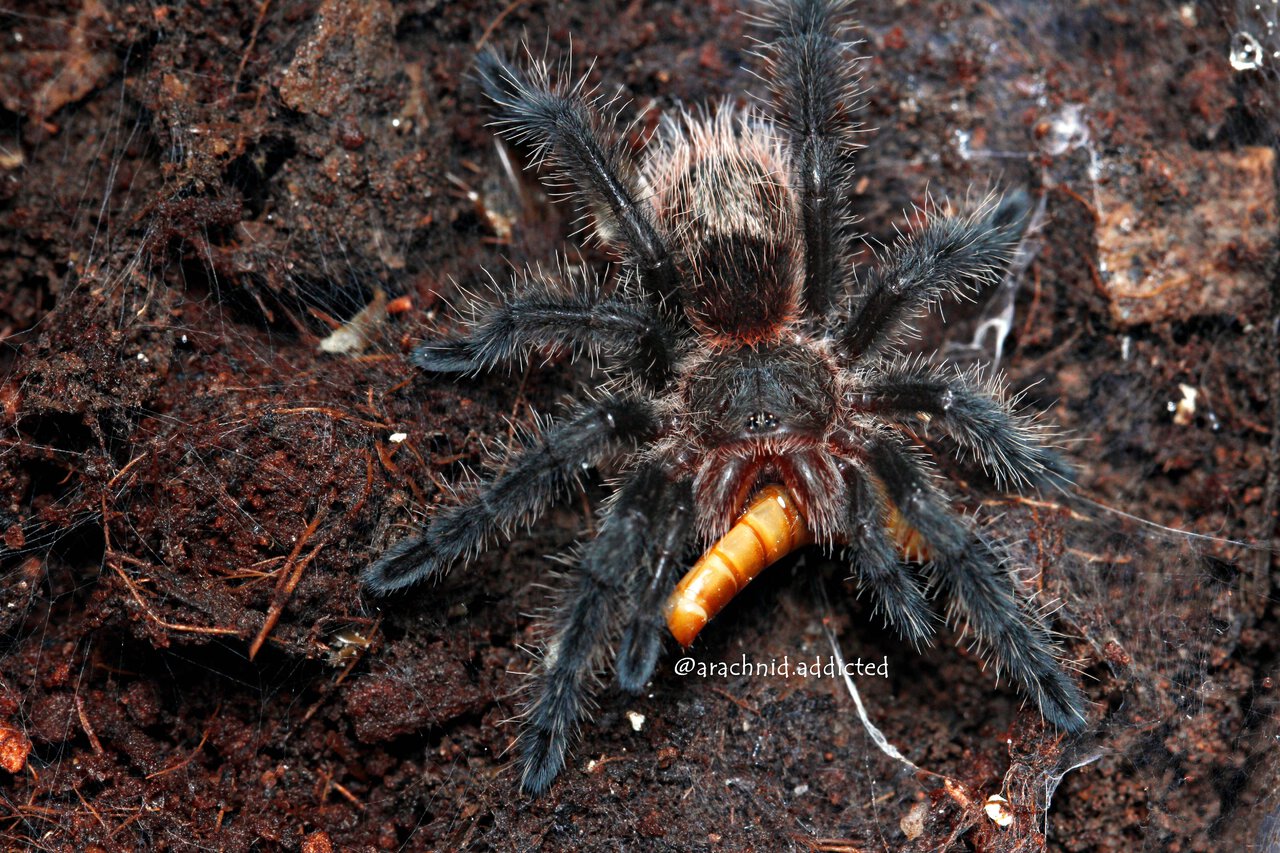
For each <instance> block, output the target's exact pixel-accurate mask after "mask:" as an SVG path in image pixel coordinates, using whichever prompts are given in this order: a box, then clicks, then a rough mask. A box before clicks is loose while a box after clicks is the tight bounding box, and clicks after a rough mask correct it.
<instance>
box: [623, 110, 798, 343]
mask: <svg viewBox="0 0 1280 853" xmlns="http://www.w3.org/2000/svg"><path fill="white" fill-rule="evenodd" d="M789 162H790V161H789V160H788V157H787V155H786V150H785V148H784V146H783V143H782V140H781V138H780V136H779V132H778V129H777V128H776V127H775V126H774V125H773V124H772V123H771V122H768V121H766V120H764V119H763V118H761V117H759V116H757V115H754V114H753V113H751V112H749V111H737V110H734V109H731V108H730V107H729V106H728V105H727V104H721V105H720V107H719V109H718V110H717V111H716V112H715V114H714V115H705V114H699V115H691V114H685V115H684V116H682V118H681V119H678V120H670V121H667V122H664V124H663V126H662V130H661V132H660V137H659V143H658V145H656V146H655V147H654V149H653V150H652V151H651V153H650V156H649V157H648V158H647V159H646V161H645V172H644V178H645V182H646V183H647V184H648V186H649V188H650V189H651V191H652V196H651V197H652V200H653V213H654V219H655V222H656V224H657V225H658V227H659V228H660V229H662V230H665V231H667V232H669V233H670V234H672V235H673V238H674V242H675V245H674V246H673V249H674V250H675V253H676V255H677V257H678V259H679V261H678V263H679V266H680V270H681V273H682V277H683V278H684V280H685V291H684V295H685V298H686V300H687V301H686V311H687V313H688V316H689V319H690V320H691V321H692V322H693V323H694V325H695V326H696V327H698V328H699V329H701V330H703V331H704V332H706V333H707V334H708V335H709V336H711V337H713V338H721V339H724V340H725V341H727V342H735V343H739V344H755V343H758V342H760V341H765V340H769V339H771V338H776V337H778V336H779V335H780V334H781V332H782V330H783V329H784V328H785V326H786V324H787V323H788V322H789V321H790V320H793V319H795V318H796V317H797V316H798V315H799V308H800V305H799V303H800V293H801V288H802V286H803V283H804V264H805V260H804V255H803V248H802V247H803V242H802V241H801V240H800V239H799V236H798V234H799V232H798V224H797V223H798V218H799V217H798V203H797V199H796V196H795V192H794V190H793V183H794V182H793V181H792V175H791V169H790V165H789Z"/></svg>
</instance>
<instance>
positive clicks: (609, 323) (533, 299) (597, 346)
mask: <svg viewBox="0 0 1280 853" xmlns="http://www.w3.org/2000/svg"><path fill="white" fill-rule="evenodd" d="M541 347H560V348H570V349H574V350H588V351H591V352H604V353H607V354H609V355H611V356H614V357H620V358H622V359H623V360H624V361H623V363H624V365H625V367H626V368H627V369H628V370H629V371H630V372H631V373H632V374H634V375H636V376H638V377H640V378H641V379H642V380H643V381H644V383H645V385H646V386H647V387H649V388H650V389H651V390H657V389H659V388H661V387H662V386H663V385H664V384H665V383H666V381H667V379H668V378H670V376H671V369H672V361H673V359H674V357H675V347H676V344H675V337H674V334H673V332H672V330H671V329H670V328H669V327H668V326H667V325H666V324H664V323H663V321H662V319H661V318H660V317H659V316H658V314H657V313H656V312H655V311H654V310H653V308H652V307H650V306H648V305H645V304H644V303H641V302H636V301H634V300H632V299H627V298H625V297H621V296H617V295H615V296H611V297H608V298H605V299H602V298H600V296H599V294H598V293H597V292H596V289H595V288H594V287H586V288H584V287H578V288H575V289H573V290H572V291H567V289H566V288H565V286H564V285H563V282H560V281H555V280H547V279H546V278H544V277H542V276H539V275H534V274H530V275H527V276H526V277H525V278H524V280H523V281H522V282H521V283H520V285H519V286H518V287H517V288H516V290H515V292H514V293H504V294H503V295H502V296H501V297H500V299H499V300H498V302H496V303H495V304H493V305H491V306H489V307H488V308H487V309H486V310H484V311H483V312H482V313H481V314H480V315H479V316H478V317H477V318H476V319H475V320H474V321H473V322H472V324H471V328H470V332H469V334H467V335H466V336H465V337H462V338H456V339H453V340H444V341H427V342H426V343H424V344H422V345H421V346H419V347H418V348H417V349H416V350H414V352H413V361H414V363H415V364H417V365H418V366H419V367H421V368H422V369H424V370H430V371H433V372H436V373H477V372H479V371H482V370H488V369H490V368H492V367H494V366H496V365H497V364H499V363H500V362H503V361H511V360H515V359H520V360H522V361H523V360H526V359H527V358H528V357H529V354H530V353H531V351H533V350H534V349H537V348H541Z"/></svg>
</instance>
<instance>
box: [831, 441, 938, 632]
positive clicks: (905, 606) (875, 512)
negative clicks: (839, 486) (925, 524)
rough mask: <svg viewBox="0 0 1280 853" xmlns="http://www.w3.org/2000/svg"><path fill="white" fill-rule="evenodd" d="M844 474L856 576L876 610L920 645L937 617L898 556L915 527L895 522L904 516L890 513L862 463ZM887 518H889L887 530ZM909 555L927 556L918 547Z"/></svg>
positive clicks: (848, 467) (847, 527) (847, 532)
mask: <svg viewBox="0 0 1280 853" xmlns="http://www.w3.org/2000/svg"><path fill="white" fill-rule="evenodd" d="M842 473H843V474H844V479H845V483H846V485H847V487H848V492H847V495H848V505H847V510H846V522H845V535H846V537H847V538H848V541H849V545H850V548H849V550H848V555H847V559H848V560H849V562H850V563H851V564H852V565H853V570H854V572H855V574H856V575H857V578H858V588H859V589H861V590H868V591H870V593H871V595H872V598H873V600H874V601H875V608H876V611H877V612H878V613H879V614H880V615H881V617H882V618H883V619H884V620H885V622H886V623H887V624H889V625H891V626H892V627H893V628H894V630H896V631H897V632H898V636H900V637H902V639H904V640H906V641H907V642H909V643H911V644H912V645H913V646H915V647H917V648H919V646H920V645H921V644H923V643H928V642H929V639H930V637H931V636H932V635H933V616H932V613H931V611H930V610H929V603H928V600H927V599H926V597H925V593H924V589H923V588H922V587H921V585H920V581H919V579H918V578H917V577H916V575H915V573H914V572H913V571H912V569H911V566H910V565H908V564H907V563H906V562H905V561H904V560H901V559H899V556H898V553H899V551H903V552H906V551H907V544H908V543H909V542H910V541H911V539H912V536H911V534H914V533H916V531H914V530H911V531H903V530H901V527H902V523H901V522H899V523H897V524H895V521H897V519H898V518H899V516H893V515H892V514H891V513H890V512H889V510H888V508H887V507H886V505H885V502H884V500H883V499H882V498H881V496H880V492H879V490H878V489H877V488H876V486H875V484H874V483H873V482H872V481H871V480H870V478H868V477H867V475H866V474H865V473H864V472H863V471H862V469H861V468H859V467H858V466H857V465H854V464H846V465H844V466H843V471H842ZM886 519H889V527H890V530H888V531H887V530H886ZM889 532H894V533H896V534H899V536H898V538H899V540H900V542H901V543H902V544H900V546H899V547H898V548H896V549H895V547H894V542H893V541H892V539H891V538H890V536H889ZM904 555H905V556H907V557H909V558H915V557H919V556H924V555H923V554H919V553H916V552H915V550H913V551H912V552H911V553H904Z"/></svg>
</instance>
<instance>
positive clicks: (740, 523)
mask: <svg viewBox="0 0 1280 853" xmlns="http://www.w3.org/2000/svg"><path fill="white" fill-rule="evenodd" d="M885 529H886V530H887V531H888V532H889V533H890V534H891V535H892V536H893V539H894V544H895V545H896V546H897V549H898V553H899V554H901V555H902V558H903V559H905V560H909V561H911V562H913V563H923V562H925V561H926V560H928V559H929V546H928V544H927V543H925V541H924V539H923V538H922V537H921V536H920V533H919V531H917V530H916V529H915V528H913V527H912V526H911V525H909V524H907V522H906V520H905V519H903V517H902V514H901V513H899V512H898V510H897V508H896V507H894V506H890V507H889V508H888V511H887V517H886V519H885ZM812 543H813V532H812V531H811V530H810V529H809V524H808V522H807V521H806V520H805V517H804V513H803V512H802V511H801V509H800V506H799V505H798V504H797V503H796V500H795V498H794V497H792V495H791V493H790V492H788V491H787V490H786V489H785V488H784V487H782V486H778V485H768V486H765V487H764V488H763V489H761V490H760V491H759V493H757V494H756V496H755V498H754V499H753V500H752V501H751V503H750V504H749V505H748V506H747V509H746V511H745V512H743V513H742V516H741V517H740V518H739V519H738V520H737V522H735V523H734V525H733V527H731V528H730V529H729V532H728V533H726V534H725V535H724V536H722V537H720V539H719V541H717V542H716V543H715V544H714V545H712V546H711V547H710V548H709V549H708V550H707V552H706V553H705V554H703V555H702V557H701V559H699V560H698V562H696V563H694V564H693V568H691V569H689V571H688V572H687V573H686V574H685V576H684V577H683V578H681V580H680V582H679V583H678V584H676V588H675V589H674V590H673V591H672V593H671V597H670V598H669V599H668V600H667V628H668V629H669V630H670V631H671V635H672V636H673V637H675V638H676V641H677V642H679V643H680V645H681V646H682V647H683V648H686V649H687V648H689V646H691V645H692V644H693V641H694V640H695V639H696V638H697V636H698V634H699V633H700V632H701V631H702V629H703V628H705V627H706V626H707V623H708V622H710V621H711V620H712V619H714V618H715V616H716V614H717V613H719V612H720V611H721V610H723V609H724V608H725V606H726V605H727V604H728V603H729V602H730V601H732V600H733V597H734V596H735V595H737V594H738V593H740V592H742V590H743V589H744V588H745V587H746V585H747V584H749V583H751V581H753V580H755V578H756V576H757V575H759V574H760V573H761V572H763V571H764V570H765V569H767V568H769V566H772V565H773V564H774V563H776V562H778V561H779V560H781V559H782V558H783V557H785V556H787V555H788V554H790V553H791V552H792V551H795V550H798V549H800V548H803V547H804V546H805V545H810V544H812Z"/></svg>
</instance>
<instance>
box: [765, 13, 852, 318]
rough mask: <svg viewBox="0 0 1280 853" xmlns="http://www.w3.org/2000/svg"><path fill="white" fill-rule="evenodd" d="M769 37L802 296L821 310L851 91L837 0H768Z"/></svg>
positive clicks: (839, 208) (837, 273) (839, 218)
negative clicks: (785, 138)
mask: <svg viewBox="0 0 1280 853" xmlns="http://www.w3.org/2000/svg"><path fill="white" fill-rule="evenodd" d="M768 5H769V8H768V9H767V11H766V12H765V16H764V17H765V19H766V23H768V24H770V25H771V29H772V33H771V35H772V39H771V40H770V41H769V42H768V43H767V44H765V45H764V46H763V48H762V52H761V56H763V57H764V58H765V59H766V60H767V62H768V65H769V71H770V77H771V78H772V82H771V88H772V89H773V94H774V101H775V105H776V111H777V117H778V119H779V120H780V122H781V123H782V125H783V126H784V127H786V129H787V131H788V132H789V134H790V136H791V144H790V148H791V150H792V151H793V152H794V153H793V168H794V170H795V173H796V175H798V177H799V180H800V187H799V190H800V205H801V212H802V215H803V222H804V243H805V281H804V302H805V308H806V309H807V310H808V312H809V314H810V316H813V317H817V318H821V317H825V316H826V314H827V313H828V312H829V311H830V309H831V307H832V305H833V304H834V302H835V300H836V298H837V295H838V293H839V291H840V289H841V288H840V284H841V280H842V279H841V269H842V268H843V266H844V264H843V260H844V254H845V252H844V246H843V240H842V229H843V227H844V223H845V220H846V218H847V213H846V210H845V204H844V200H845V196H846V192H845V184H846V182H847V178H848V173H849V158H848V151H849V149H850V147H851V145H850V141H849V136H850V134H851V133H852V131H853V129H854V127H855V125H854V124H853V123H852V122H850V121H849V119H848V113H849V112H850V111H851V110H852V109H854V108H855V106H856V104H855V103H854V101H855V100H856V98H857V96H858V89H857V85H858V80H859V65H858V63H857V62H856V61H855V60H853V59H851V58H850V56H849V48H850V44H849V43H848V42H846V41H844V40H843V39H842V38H841V37H842V35H843V30H844V24H843V22H842V21H841V17H842V15H843V11H844V7H845V4H844V3H840V2H831V0H781V1H780V2H776V3H770V4H768Z"/></svg>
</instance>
